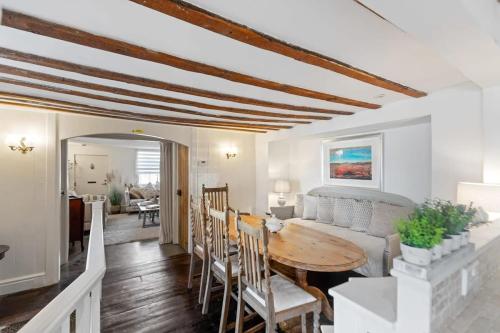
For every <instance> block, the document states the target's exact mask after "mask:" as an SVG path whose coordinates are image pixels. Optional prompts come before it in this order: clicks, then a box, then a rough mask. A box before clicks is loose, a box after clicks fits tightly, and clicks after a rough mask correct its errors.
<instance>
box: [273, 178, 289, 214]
mask: <svg viewBox="0 0 500 333" xmlns="http://www.w3.org/2000/svg"><path fill="white" fill-rule="evenodd" d="M274 192H276V193H279V194H280V196H279V198H278V205H280V206H281V207H283V206H284V205H285V204H286V199H285V196H284V193H289V192H290V182H289V181H288V180H285V179H278V180H276V181H275V182H274Z"/></svg>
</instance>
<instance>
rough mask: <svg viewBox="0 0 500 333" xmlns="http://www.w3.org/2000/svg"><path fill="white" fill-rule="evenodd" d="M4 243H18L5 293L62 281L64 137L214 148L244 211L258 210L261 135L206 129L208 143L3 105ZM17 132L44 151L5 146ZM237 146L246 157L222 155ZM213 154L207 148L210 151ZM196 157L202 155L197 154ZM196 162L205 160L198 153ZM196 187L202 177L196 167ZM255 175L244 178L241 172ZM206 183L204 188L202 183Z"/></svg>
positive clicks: (215, 169) (0, 230)
mask: <svg viewBox="0 0 500 333" xmlns="http://www.w3.org/2000/svg"><path fill="white" fill-rule="evenodd" d="M0 123H1V124H2V126H1V127H0V143H1V144H0V160H1V161H2V163H0V189H1V190H2V200H0V213H1V216H2V221H1V223H0V244H7V245H10V246H11V250H10V251H9V252H7V255H6V257H5V259H3V260H1V261H0V295H2V294H6V293H11V292H16V291H20V290H25V289H31V288H37V287H42V286H46V285H50V284H53V283H56V282H57V281H58V279H59V250H60V242H61V225H60V222H59V221H60V208H59V207H60V194H59V193H60V189H61V187H60V177H59V172H60V170H59V168H60V166H59V164H60V157H59V154H60V140H62V139H67V138H72V137H78V136H84V135H91V134H107V133H110V134H111V133H131V131H132V130H133V129H142V130H144V134H146V135H152V136H157V137H161V138H164V139H167V140H172V141H175V142H178V143H181V144H184V145H186V146H188V147H190V148H193V147H195V146H199V147H201V148H202V149H201V151H202V152H206V151H208V152H209V153H208V154H206V153H205V155H204V159H208V165H210V180H211V181H212V182H219V183H223V182H228V183H229V184H230V189H231V202H232V203H233V205H235V206H237V207H242V208H243V209H247V208H251V207H254V206H255V203H254V202H255V188H254V184H255V171H254V159H255V150H254V135H253V134H246V133H244V134H241V133H237V132H232V131H222V130H202V131H200V137H199V138H200V141H199V142H198V141H196V140H195V141H193V142H194V143H193V142H192V140H194V139H197V136H196V135H195V134H196V132H195V130H194V129H193V128H190V127H181V126H170V125H161V124H150V123H145V122H135V121H127V120H117V119H107V118H98V117H89V116H77V115H68V114H55V113H53V112H46V111H44V110H40V109H37V108H28V107H12V106H4V105H1V106H0ZM9 133H13V134H20V135H24V134H34V136H35V137H36V138H37V142H36V148H35V150H34V151H33V152H32V153H28V154H26V155H22V154H20V153H18V152H12V151H10V149H9V148H8V147H7V146H6V145H5V144H4V142H5V140H6V137H7V136H8V134H9ZM222 142H225V143H228V144H233V143H235V144H236V146H238V148H239V149H240V152H239V154H238V157H237V158H235V159H231V160H225V157H223V156H221V154H219V153H218V152H217V150H216V147H218V145H219V143H222ZM203 147H205V148H207V149H208V150H203V149H205V148H203ZM193 152H194V153H195V154H194V155H193ZM191 153H192V155H191V158H192V159H193V158H194V159H198V157H197V155H196V150H193V149H192V152H191ZM191 172H192V174H191V186H192V187H191V189H192V190H193V189H195V188H196V187H195V185H196V184H195V183H194V182H193V179H197V177H195V176H193V174H194V175H197V170H196V167H194V168H192V169H191ZM242 172H243V173H245V174H247V175H248V176H247V177H238V175H241V173H242ZM200 186H201V184H200Z"/></svg>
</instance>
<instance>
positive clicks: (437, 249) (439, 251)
mask: <svg viewBox="0 0 500 333" xmlns="http://www.w3.org/2000/svg"><path fill="white" fill-rule="evenodd" d="M442 256H443V246H442V245H441V244H438V245H435V246H434V247H433V248H432V261H436V260H439V259H441V257H442Z"/></svg>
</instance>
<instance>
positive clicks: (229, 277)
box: [202, 204, 238, 333]
mask: <svg viewBox="0 0 500 333" xmlns="http://www.w3.org/2000/svg"><path fill="white" fill-rule="evenodd" d="M228 223H229V209H228V208H227V206H226V207H224V211H218V210H215V209H213V208H212V207H211V205H210V204H208V234H207V237H206V240H207V248H208V273H207V282H206V288H205V297H204V300H203V309H202V314H207V313H208V310H209V306H210V298H211V294H212V291H214V290H215V289H216V288H212V283H213V279H214V278H215V279H216V280H217V281H219V282H220V283H222V284H223V285H224V298H223V303H222V311H221V318H220V323H219V333H223V332H224V333H225V332H226V328H227V316H228V312H229V303H230V301H231V296H233V297H234V298H235V299H236V295H234V294H232V287H233V283H235V282H236V279H237V278H238V257H237V256H236V255H233V256H231V255H230V246H229V230H228Z"/></svg>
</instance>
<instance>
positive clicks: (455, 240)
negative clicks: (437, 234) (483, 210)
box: [451, 234, 462, 251]
mask: <svg viewBox="0 0 500 333" xmlns="http://www.w3.org/2000/svg"><path fill="white" fill-rule="evenodd" d="M461 244H462V235H460V234H458V235H451V250H452V251H456V250H458V249H459V248H460V245H461Z"/></svg>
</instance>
